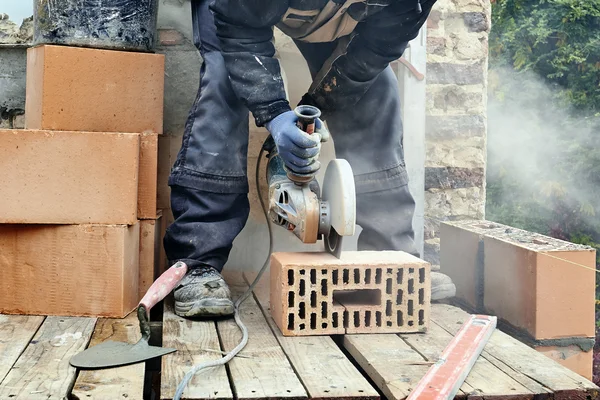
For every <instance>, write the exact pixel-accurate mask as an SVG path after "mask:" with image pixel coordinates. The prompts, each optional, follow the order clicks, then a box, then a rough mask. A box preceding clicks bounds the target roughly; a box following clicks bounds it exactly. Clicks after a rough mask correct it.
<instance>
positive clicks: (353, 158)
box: [297, 43, 418, 255]
mask: <svg viewBox="0 0 600 400" xmlns="http://www.w3.org/2000/svg"><path fill="white" fill-rule="evenodd" d="M297 45H298V47H299V49H300V51H301V52H302V54H303V55H304V57H305V58H306V60H307V62H308V65H309V68H310V70H311V73H312V74H313V76H314V75H315V74H316V73H317V72H318V71H319V69H320V68H321V66H322V65H323V63H324V62H325V60H326V59H327V58H328V57H329V56H330V55H331V52H332V51H333V49H334V48H335V44H334V43H328V44H311V43H297ZM400 112H401V109H400V95H399V92H398V82H397V80H396V77H395V76H394V73H393V72H392V70H391V68H390V67H388V68H387V69H386V70H385V71H383V72H382V73H381V74H380V75H379V77H378V78H377V79H376V80H375V82H374V83H373V85H372V86H371V88H370V89H369V90H368V91H367V93H366V94H365V95H364V96H363V98H362V99H361V100H360V101H359V102H358V103H356V104H355V105H354V106H352V107H349V108H346V109H344V110H339V111H335V112H332V113H329V114H328V115H326V116H325V118H326V122H327V125H328V127H329V129H330V131H331V135H332V138H333V141H334V144H335V150H336V156H337V157H338V158H344V159H346V160H347V161H348V162H349V163H350V165H351V166H352V170H353V172H354V175H355V182H356V219H357V224H358V225H360V226H361V228H362V229H363V230H362V232H361V235H360V237H359V239H358V248H359V250H402V251H406V252H408V253H412V254H415V255H418V252H417V250H416V248H415V245H414V232H413V228H412V220H413V213H414V208H415V202H414V199H413V197H412V195H411V194H410V191H409V190H408V175H407V173H406V168H405V166H404V152H403V148H402V135H403V129H402V121H401V119H400Z"/></svg>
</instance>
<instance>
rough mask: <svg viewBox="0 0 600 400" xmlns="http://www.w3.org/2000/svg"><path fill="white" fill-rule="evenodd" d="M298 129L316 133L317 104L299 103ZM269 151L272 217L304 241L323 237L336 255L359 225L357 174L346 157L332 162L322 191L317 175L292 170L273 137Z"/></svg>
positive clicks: (267, 146) (318, 114) (268, 140)
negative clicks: (355, 177) (357, 215)
mask: <svg viewBox="0 0 600 400" xmlns="http://www.w3.org/2000/svg"><path fill="white" fill-rule="evenodd" d="M294 112H295V113H296V115H297V116H298V122H297V125H298V128H300V129H301V130H303V131H304V132H306V133H308V134H309V135H312V134H314V133H315V120H316V119H317V118H319V116H320V115H321V111H320V110H319V109H318V108H316V107H313V106H308V105H302V106H298V107H297V108H296V109H295V110H294ZM263 149H264V150H266V151H267V152H268V156H267V158H268V163H267V182H268V184H269V217H270V219H271V221H272V222H273V223H274V224H276V225H279V226H282V227H284V228H285V229H287V230H289V231H292V232H293V233H294V234H295V235H296V236H297V237H298V238H299V239H300V240H301V241H302V242H303V243H316V242H317V240H321V239H322V240H323V241H324V244H325V250H326V251H327V252H329V253H331V254H333V255H334V256H336V257H338V258H339V257H340V255H341V251H342V239H343V237H344V236H352V235H354V231H355V226H356V193H355V188H354V174H353V173H352V168H351V167H350V164H349V163H348V162H347V161H346V160H343V159H334V160H332V161H330V162H329V164H328V165H327V169H326V171H325V178H324V179H323V188H322V190H321V188H320V186H319V183H318V182H317V180H316V179H315V174H314V173H313V174H307V175H303V174H297V173H295V172H293V171H290V170H289V169H288V168H287V167H286V166H285V164H284V162H283V160H282V159H281V157H280V156H279V154H278V152H277V148H276V146H275V142H274V141H273V139H272V138H271V136H269V137H268V138H267V140H266V141H265V143H264V144H263Z"/></svg>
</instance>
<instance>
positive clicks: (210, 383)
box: [160, 297, 233, 400]
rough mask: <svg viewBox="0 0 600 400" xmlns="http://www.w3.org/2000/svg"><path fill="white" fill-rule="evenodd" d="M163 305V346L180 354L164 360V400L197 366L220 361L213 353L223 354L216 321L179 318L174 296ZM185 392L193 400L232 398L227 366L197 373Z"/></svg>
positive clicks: (162, 392)
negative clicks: (205, 362) (220, 352)
mask: <svg viewBox="0 0 600 400" xmlns="http://www.w3.org/2000/svg"><path fill="white" fill-rule="evenodd" d="M164 305H165V311H164V314H163V344H162V345H163V347H170V348H175V349H177V351H176V352H175V353H171V354H168V355H166V356H164V357H163V358H162V378H161V390H160V395H161V399H172V398H173V396H174V395H175V391H176V390H177V385H178V384H179V382H181V380H182V379H183V377H184V375H185V374H186V373H187V372H188V371H189V370H190V369H191V368H192V367H193V366H194V365H197V364H199V363H201V362H203V361H207V360H216V359H219V358H221V355H220V354H218V353H215V352H214V351H220V350H221V346H220V345H219V337H218V335H217V329H216V326H215V322H214V321H210V320H190V319H185V318H181V317H178V316H177V315H175V312H174V311H173V298H172V297H170V298H168V299H167V300H166V301H165V303H164ZM207 350H209V351H207ZM210 350H212V351H210ZM183 393H184V398H185V399H190V400H191V399H194V400H197V399H232V398H233V395H232V392H231V388H230V386H229V379H228V377H227V370H226V369H225V367H215V368H208V369H204V370H202V371H200V372H198V373H197V374H196V375H195V376H194V377H193V378H192V379H191V381H190V383H189V385H188V386H187V388H186V390H185V391H184V392H183Z"/></svg>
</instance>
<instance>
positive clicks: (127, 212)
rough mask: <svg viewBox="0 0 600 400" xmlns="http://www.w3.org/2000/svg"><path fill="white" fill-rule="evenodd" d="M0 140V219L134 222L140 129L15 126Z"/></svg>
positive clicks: (50, 222)
mask: <svg viewBox="0 0 600 400" xmlns="http://www.w3.org/2000/svg"><path fill="white" fill-rule="evenodd" d="M0 143H2V145H0V171H2V174H0V223H5V224H6V223H16V224H89V223H95V224H127V225H129V224H134V223H136V221H137V193H138V168H139V165H138V164H139V151H140V150H139V149H140V135H139V134H136V133H100V132H63V131H37V130H29V129H25V130H23V129H14V130H0Z"/></svg>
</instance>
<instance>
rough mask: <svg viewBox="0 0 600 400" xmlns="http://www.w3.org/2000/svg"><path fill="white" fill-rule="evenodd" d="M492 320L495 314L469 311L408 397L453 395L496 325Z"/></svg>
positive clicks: (431, 399)
mask: <svg viewBox="0 0 600 400" xmlns="http://www.w3.org/2000/svg"><path fill="white" fill-rule="evenodd" d="M496 323H497V318H496V317H491V316H487V315H472V316H471V319H470V320H469V321H467V322H466V323H465V324H464V325H463V327H462V328H461V330H460V331H459V332H458V333H457V334H456V336H454V338H453V339H452V341H451V342H450V344H449V345H448V346H447V347H446V349H445V350H444V352H443V353H442V357H441V358H440V359H439V360H438V362H436V363H435V364H434V365H433V366H431V368H430V369H429V371H427V374H426V375H425V376H424V377H423V378H422V379H421V380H420V381H419V383H418V384H417V386H416V387H415V389H414V390H413V391H412V392H411V394H410V396H408V400H417V399H418V400H442V399H444V400H445V399H453V398H454V396H455V395H456V393H457V392H458V390H459V389H460V387H461V386H462V384H463V383H464V381H465V379H466V378H467V376H468V375H469V372H470V371H471V368H473V365H474V364H475V361H477V358H479V355H480V354H481V352H482V351H483V348H484V347H485V345H486V343H487V342H488V340H489V339H490V336H492V333H493V332H494V330H495V329H496Z"/></svg>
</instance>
